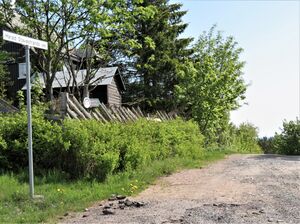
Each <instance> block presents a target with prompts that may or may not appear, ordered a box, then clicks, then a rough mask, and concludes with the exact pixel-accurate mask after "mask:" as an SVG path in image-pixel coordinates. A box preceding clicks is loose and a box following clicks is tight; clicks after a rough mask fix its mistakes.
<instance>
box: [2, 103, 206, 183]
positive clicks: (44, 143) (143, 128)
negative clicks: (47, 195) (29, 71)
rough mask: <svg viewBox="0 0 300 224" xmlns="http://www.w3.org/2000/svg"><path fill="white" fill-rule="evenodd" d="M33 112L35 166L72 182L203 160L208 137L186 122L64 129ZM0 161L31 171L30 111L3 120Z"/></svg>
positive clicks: (81, 124)
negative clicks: (156, 163) (177, 159)
mask: <svg viewBox="0 0 300 224" xmlns="http://www.w3.org/2000/svg"><path fill="white" fill-rule="evenodd" d="M42 114H43V110H41V108H40V107H34V108H33V139H34V141H33V150H34V163H35V164H34V166H35V167H36V168H37V170H39V171H40V172H43V170H49V169H57V170H61V171H64V172H66V173H67V174H68V176H70V177H71V178H80V177H85V178H96V179H98V180H104V179H105V177H106V176H107V175H108V174H112V173H115V172H118V171H124V170H135V169H138V168H140V167H143V166H145V165H148V164H150V163H151V162H153V161H155V160H163V159H166V158H170V157H186V158H200V157H201V155H202V151H203V150H202V145H203V137H202V135H201V134H200V133H199V129H198V127H197V125H196V124H195V123H193V122H185V121H182V120H180V119H178V120H173V121H168V122H154V121H147V120H139V121H138V122H135V123H128V124H120V123H108V124H101V123H99V122H97V121H95V120H87V121H78V120H65V121H64V122H63V123H62V124H61V125H59V124H57V123H53V122H50V121H47V120H44V118H43V115H42ZM0 153H1V154H0V155H1V156H0V163H1V168H2V169H4V170H22V169H24V168H25V167H27V161H28V160H27V119H26V112H25V111H22V112H21V113H20V114H15V115H2V116H0Z"/></svg>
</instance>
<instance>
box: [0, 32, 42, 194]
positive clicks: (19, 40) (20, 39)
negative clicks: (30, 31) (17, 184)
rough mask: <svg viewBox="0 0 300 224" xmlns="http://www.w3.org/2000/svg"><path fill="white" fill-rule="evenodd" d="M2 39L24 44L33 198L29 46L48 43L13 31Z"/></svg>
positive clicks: (30, 182) (30, 185) (31, 190)
mask: <svg viewBox="0 0 300 224" xmlns="http://www.w3.org/2000/svg"><path fill="white" fill-rule="evenodd" d="M3 40H6V41H10V42H14V43H18V44H22V45H24V46H25V57H26V86H27V119H28V124H27V129H28V159H29V193H30V197H31V198H34V175H33V152H32V118H31V86H30V47H35V48H40V49H43V50H47V49H48V43H47V42H45V41H41V40H36V39H33V38H30V37H25V36H21V35H18V34H15V33H11V32H7V31H3Z"/></svg>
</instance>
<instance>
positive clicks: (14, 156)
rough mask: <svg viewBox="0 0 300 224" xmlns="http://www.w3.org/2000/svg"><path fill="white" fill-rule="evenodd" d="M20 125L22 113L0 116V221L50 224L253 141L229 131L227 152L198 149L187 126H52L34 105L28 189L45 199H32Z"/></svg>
mask: <svg viewBox="0 0 300 224" xmlns="http://www.w3.org/2000/svg"><path fill="white" fill-rule="evenodd" d="M26 125H27V123H26V113H25V111H22V112H20V113H19V114H13V115H1V116H0V164H1V166H0V167H1V172H2V175H1V176H0V183H1V184H0V188H1V189H0V192H1V193H0V201H1V206H0V222H27V223H28V222H30V223H32V222H45V221H49V220H56V219H57V218H59V217H61V216H62V215H64V214H65V213H66V212H69V211H78V210H82V209H84V208H85V207H87V206H90V205H91V204H92V203H93V202H96V201H99V200H101V199H105V198H107V197H109V196H110V195H111V194H124V195H132V194H135V193H137V192H140V191H141V190H142V189H144V188H145V187H147V186H148V185H149V184H150V183H152V182H153V181H154V180H155V179H156V178H157V177H159V176H162V175H166V174H170V173H172V172H174V171H176V170H179V169H184V168H191V167H201V166H204V165H205V164H207V163H209V162H211V161H215V160H217V159H221V158H224V156H225V155H226V154H228V153H235V152H241V153H246V152H253V145H252V144H253V143H254V142H253V140H254V138H253V137H254V136H252V134H253V133H254V132H251V131H253V130H252V129H251V128H250V129H249V130H251V131H249V130H248V129H247V128H246V129H245V127H244V126H240V127H238V128H237V127H232V130H231V131H233V132H234V134H233V135H232V136H234V139H231V140H230V139H227V140H228V145H227V146H226V147H224V148H221V147H217V146H214V147H210V148H205V147H204V137H203V135H201V133H200V132H199V127H198V125H197V123H195V122H193V121H184V120H182V119H179V118H178V119H176V120H173V121H168V122H155V121H147V120H139V121H138V122H135V123H128V124H120V123H108V124H101V123H99V122H97V121H93V120H89V121H79V120H65V121H62V122H61V123H56V122H50V121H48V120H45V119H44V117H43V111H42V109H41V107H34V109H33V133H34V145H33V148H34V168H35V175H36V179H35V183H36V190H35V191H36V194H41V195H44V197H45V198H44V199H42V200H36V201H32V200H31V199H30V198H29V195H28V184H27V182H28V175H27V166H28V165H27V164H28V159H27V158H28V156H27V147H26V144H27V132H26ZM246 126H247V125H246ZM247 127H248V126H247ZM229 136H230V135H228V137H229ZM247 136H251V137H249V138H248V137H247ZM230 142H231V143H230ZM241 142H243V144H244V147H241V145H240V144H241ZM245 142H248V146H247V145H245ZM230 144H231V145H230ZM240 149H241V150H240ZM255 152H258V151H255Z"/></svg>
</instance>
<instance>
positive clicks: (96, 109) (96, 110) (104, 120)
mask: <svg viewBox="0 0 300 224" xmlns="http://www.w3.org/2000/svg"><path fill="white" fill-rule="evenodd" d="M94 112H95V113H96V114H97V115H98V117H100V119H101V120H102V121H103V122H104V123H106V122H108V121H107V120H106V119H105V118H104V116H103V115H102V114H101V111H100V110H99V108H95V109H94Z"/></svg>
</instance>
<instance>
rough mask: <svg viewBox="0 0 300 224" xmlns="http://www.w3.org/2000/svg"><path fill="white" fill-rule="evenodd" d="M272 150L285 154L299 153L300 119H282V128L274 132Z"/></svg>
mask: <svg viewBox="0 0 300 224" xmlns="http://www.w3.org/2000/svg"><path fill="white" fill-rule="evenodd" d="M273 144H274V151H275V152H276V153H279V154H285V155H300V120H299V119H298V118H296V120H295V121H284V122H283V130H282V132H281V133H280V134H277V133H276V134H275V136H274V140H273Z"/></svg>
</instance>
